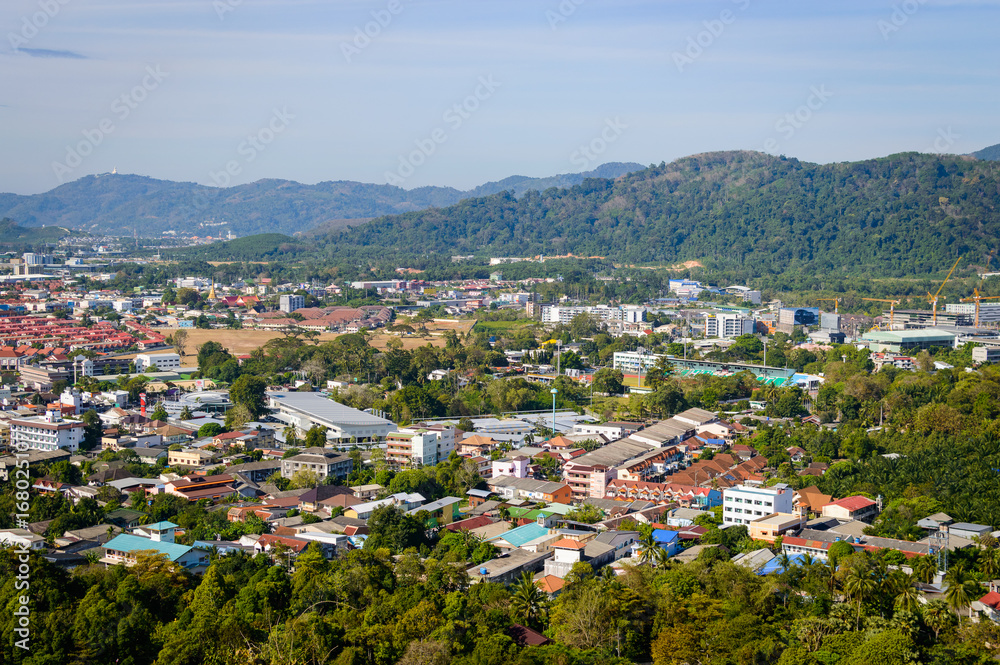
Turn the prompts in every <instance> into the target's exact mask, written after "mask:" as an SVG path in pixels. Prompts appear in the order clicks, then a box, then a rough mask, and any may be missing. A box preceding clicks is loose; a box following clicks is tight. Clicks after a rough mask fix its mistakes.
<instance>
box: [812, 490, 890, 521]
mask: <svg viewBox="0 0 1000 665" xmlns="http://www.w3.org/2000/svg"><path fill="white" fill-rule="evenodd" d="M878 513H879V510H878V503H876V502H875V501H872V500H871V499H869V498H867V497H864V496H847V497H844V498H843V499H837V500H836V501H833V502H831V503H828V504H826V505H825V506H823V508H822V513H821V514H822V516H823V517H835V518H837V519H838V520H857V521H859V522H868V523H871V521H872V520H874V519H875V518H876V517H877V516H878Z"/></svg>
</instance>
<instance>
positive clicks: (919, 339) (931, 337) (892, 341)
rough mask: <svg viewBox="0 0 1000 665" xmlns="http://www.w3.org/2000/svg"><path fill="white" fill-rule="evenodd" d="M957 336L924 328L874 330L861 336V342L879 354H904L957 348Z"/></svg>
mask: <svg viewBox="0 0 1000 665" xmlns="http://www.w3.org/2000/svg"><path fill="white" fill-rule="evenodd" d="M955 339H956V337H955V335H954V334H952V333H950V332H947V331H945V330H937V329H935V328H924V329H922V330H873V331H870V332H867V333H865V334H864V335H862V336H861V342H862V343H865V344H867V345H868V348H870V349H871V350H872V351H874V352H876V353H879V352H885V351H889V352H891V353H903V352H906V351H919V350H920V349H929V348H931V347H932V346H939V347H941V348H952V347H953V346H955Z"/></svg>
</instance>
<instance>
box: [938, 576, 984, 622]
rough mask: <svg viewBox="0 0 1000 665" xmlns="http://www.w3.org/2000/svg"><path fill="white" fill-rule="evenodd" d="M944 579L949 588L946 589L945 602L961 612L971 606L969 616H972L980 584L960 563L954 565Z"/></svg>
mask: <svg viewBox="0 0 1000 665" xmlns="http://www.w3.org/2000/svg"><path fill="white" fill-rule="evenodd" d="M944 581H945V583H946V584H947V585H948V588H947V589H945V591H944V599H945V602H947V603H948V606H949V607H950V608H951V609H953V610H955V613H956V614H957V613H960V612H961V611H962V609H963V608H965V607H968V608H969V617H970V618H971V617H972V601H973V600H974V599H975V598H976V597H977V592H978V585H977V584H976V582H974V581H973V580H972V579H971V578H970V576H969V574H968V573H967V572H965V570H964V569H963V568H962V566H960V565H956V566H954V567H953V568H952V569H951V570H949V571H948V573H947V574H946V575H945V576H944Z"/></svg>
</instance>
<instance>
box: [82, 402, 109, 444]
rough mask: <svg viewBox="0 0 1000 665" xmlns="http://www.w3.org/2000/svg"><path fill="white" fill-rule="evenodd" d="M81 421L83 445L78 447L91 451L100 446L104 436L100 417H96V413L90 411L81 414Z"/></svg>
mask: <svg viewBox="0 0 1000 665" xmlns="http://www.w3.org/2000/svg"><path fill="white" fill-rule="evenodd" d="M81 420H83V424H84V426H83V443H82V445H81V446H80V447H81V448H83V449H84V450H93V449H95V448H97V446H99V445H101V437H102V436H103V435H104V428H103V426H102V424H101V417H100V416H99V415H97V411H95V410H93V409H91V410H89V411H85V412H84V413H83V416H82V418H81Z"/></svg>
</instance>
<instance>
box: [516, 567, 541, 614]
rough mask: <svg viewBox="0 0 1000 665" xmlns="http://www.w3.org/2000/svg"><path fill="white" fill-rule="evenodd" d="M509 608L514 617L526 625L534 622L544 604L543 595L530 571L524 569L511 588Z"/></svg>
mask: <svg viewBox="0 0 1000 665" xmlns="http://www.w3.org/2000/svg"><path fill="white" fill-rule="evenodd" d="M512 591H513V594H512V595H511V598H510V609H511V612H512V613H513V615H514V618H515V619H519V620H521V621H523V622H524V623H525V624H526V625H531V624H536V625H537V621H538V618H539V617H540V616H541V613H542V609H543V608H544V605H545V597H544V596H543V595H542V591H541V589H539V588H538V585H537V584H535V581H534V580H533V579H532V576H531V573H529V572H527V571H525V572H524V573H522V574H521V578H520V579H519V580H518V581H517V583H516V584H515V585H514V586H513V588H512Z"/></svg>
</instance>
